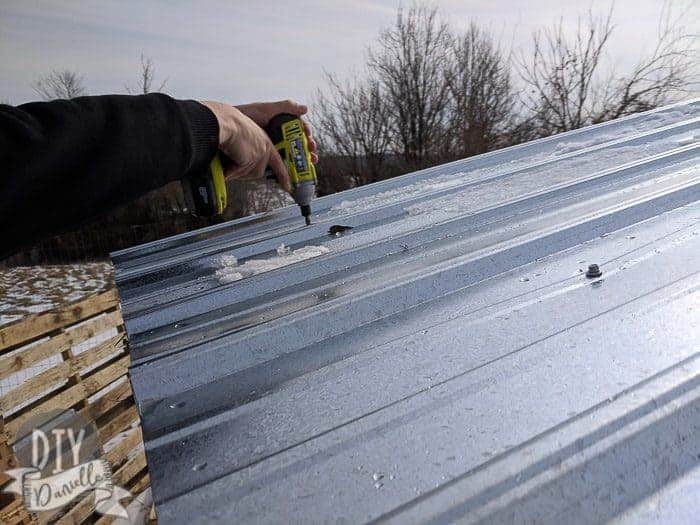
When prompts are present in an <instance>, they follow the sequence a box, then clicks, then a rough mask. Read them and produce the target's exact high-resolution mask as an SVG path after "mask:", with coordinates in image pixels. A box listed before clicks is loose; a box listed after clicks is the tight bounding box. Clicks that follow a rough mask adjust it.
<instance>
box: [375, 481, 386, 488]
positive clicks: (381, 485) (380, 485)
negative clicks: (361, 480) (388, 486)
mask: <svg viewBox="0 0 700 525" xmlns="http://www.w3.org/2000/svg"><path fill="white" fill-rule="evenodd" d="M383 486H384V483H381V482H379V481H377V482H376V483H375V484H374V488H375V489H377V490H379V489H380V488H382V487H383Z"/></svg>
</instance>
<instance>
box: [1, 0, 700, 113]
mask: <svg viewBox="0 0 700 525" xmlns="http://www.w3.org/2000/svg"><path fill="white" fill-rule="evenodd" d="M399 3H400V2H399V0H360V1H347V2H345V1H343V2H341V1H334V0H325V1H324V0H311V1H301V0H300V1H297V2H292V3H290V2H288V1H285V2H282V1H265V0H259V1H248V0H237V1H230V0H212V1H200V2H185V1H164V0H161V1H131V0H121V1H110V0H103V1H100V2H88V1H80V2H76V1H72V2H69V1H58V0H54V1H48V0H47V1H34V0H9V1H8V0H3V1H2V2H1V3H0V65H1V68H2V75H1V76H0V100H9V101H10V102H11V103H14V104H19V103H21V102H25V101H29V100H32V99H34V98H35V94H34V92H33V91H32V89H31V83H32V82H33V81H35V80H36V79H37V78H39V77H40V76H41V75H43V74H45V73H47V72H48V71H50V70H51V69H54V68H55V69H73V70H76V71H78V72H80V73H81V74H82V75H83V76H84V79H85V84H86V87H87V89H88V91H89V92H90V93H91V94H100V93H123V92H125V88H124V84H125V83H135V82H136V78H137V76H138V74H139V67H140V65H139V57H140V55H141V53H142V52H143V53H144V54H145V55H146V56H148V57H151V58H152V59H153V60H154V62H155V64H156V69H157V77H158V78H161V79H162V78H164V77H168V79H169V80H168V83H167V86H166V91H167V92H169V93H170V94H172V95H173V96H176V97H179V98H198V99H212V100H222V101H228V102H232V103H238V102H250V101H254V100H272V99H279V98H286V97H293V98H297V99H299V100H302V101H306V100H309V99H310V98H311V95H312V94H313V93H314V91H315V89H316V88H317V87H318V86H319V85H322V84H323V71H324V69H325V70H327V71H329V72H332V73H337V74H340V75H341V77H342V76H343V75H346V74H348V73H349V72H350V71H352V70H355V71H357V70H360V69H361V68H362V65H363V63H364V56H365V51H366V48H367V46H368V45H369V44H371V42H372V41H373V39H374V38H376V36H377V34H378V32H379V31H380V30H381V29H382V28H383V27H386V26H387V25H390V24H391V23H392V21H393V19H394V17H395V13H396V8H397V7H398V5H399ZM407 3H408V2H406V1H404V5H406V4H407ZM435 4H436V5H438V6H439V7H440V9H441V12H442V14H443V16H444V17H445V18H446V19H447V20H448V21H449V22H450V23H451V24H452V25H454V26H456V27H458V28H459V27H466V25H467V24H468V23H469V22H470V21H472V20H473V21H476V22H477V23H479V24H480V25H482V26H484V27H487V28H489V29H490V30H491V31H492V32H493V33H494V34H496V35H497V36H498V37H499V38H500V39H501V40H502V41H503V42H505V43H506V44H510V43H511V42H512V43H513V45H514V47H516V48H517V49H525V50H526V49H527V48H528V46H529V41H530V35H531V33H532V31H534V30H536V29H537V28H541V27H543V26H547V25H551V24H552V23H554V22H556V21H557V20H558V19H560V18H562V19H563V21H564V24H565V27H568V28H571V29H573V27H574V26H575V24H576V20H577V17H578V16H585V14H586V11H587V10H588V9H592V10H593V11H594V12H601V13H604V12H606V11H607V9H608V8H609V6H610V2H609V1H596V0H593V1H589V2H586V1H580V0H577V1H573V0H559V1H554V0H507V1H506V0H502V1H498V0H471V1H464V0H463V1H459V0H442V1H437V2H435ZM661 5H662V2H661V1H660V0H617V2H615V11H614V13H615V14H614V19H615V23H616V32H615V34H614V39H613V40H612V41H611V46H610V52H611V53H610V57H609V58H610V60H611V61H612V62H613V63H615V64H616V65H617V66H618V67H619V68H624V67H626V66H630V65H631V64H632V63H633V62H634V60H635V59H636V58H637V57H638V56H639V54H640V53H641V52H643V51H644V50H645V49H648V47H649V46H650V45H651V44H652V42H653V35H655V34H656V30H657V22H658V16H659V12H660V9H661ZM673 5H674V8H678V9H682V8H683V7H688V11H687V14H686V17H685V19H686V23H687V24H688V28H689V29H690V30H692V31H694V32H695V33H697V32H699V31H698V30H699V28H700V22H699V21H700V14H699V12H700V7H699V5H700V2H695V4H693V2H692V1H686V0H675V1H674V2H673ZM292 6H294V7H296V11H293V12H290V7H292Z"/></svg>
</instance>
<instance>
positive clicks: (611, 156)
mask: <svg viewBox="0 0 700 525" xmlns="http://www.w3.org/2000/svg"><path fill="white" fill-rule="evenodd" d="M699 117H700V101H699V100H695V101H690V102H687V103H684V104H678V105H675V106H670V107H667V108H663V109H660V110H657V111H652V112H649V113H645V114H640V115H637V116H633V117H630V118H625V119H621V120H617V121H614V122H610V123H606V124H603V125H599V126H594V127H590V128H585V129H582V130H578V131H574V132H570V133H566V134H562V135H558V136H555V137H550V138H548V139H545V140H540V141H536V142H532V143H529V144H525V145H521V146H517V147H513V148H508V149H504V150H501V151H497V152H493V153H489V154H486V155H481V156H478V157H473V158H470V159H467V160H464V161H459V162H455V163H451V164H446V165H443V166H438V167H435V168H431V169H428V170H424V171H420V172H416V173H412V174H409V175H406V176H403V177H399V178H396V179H391V180H388V181H385V182H382V183H378V184H374V185H370V186H365V187H362V188H358V189H355V190H352V191H347V192H344V193H340V194H337V195H333V196H329V197H325V198H322V199H318V200H317V201H316V202H315V204H314V212H315V216H314V224H313V225H312V226H310V227H304V226H303V219H302V218H301V217H300V216H299V211H298V209H297V208H296V207H290V208H285V209H281V210H276V211H274V212H271V213H269V214H265V215H259V216H255V217H250V218H246V219H243V220H238V221H234V222H230V223H226V224H222V225H218V226H214V227H211V228H207V229H204V230H200V231H197V232H193V233H189V234H186V235H180V236H177V237H173V238H170V239H166V240H163V241H159V242H155V243H151V244H147V245H144V246H140V247H136V248H133V249H130V250H125V251H122V252H118V253H115V254H114V256H113V258H114V262H115V264H116V266H117V281H118V284H119V289H120V293H121V297H122V304H123V312H124V315H125V320H126V326H127V330H128V334H129V339H130V344H131V351H132V356H133V358H134V362H133V366H132V369H131V378H132V382H133V386H134V392H135V396H136V399H137V401H138V403H139V407H140V410H141V415H142V418H143V426H144V429H145V432H146V447H147V453H148V460H149V469H150V475H151V480H152V484H153V494H154V497H155V500H156V502H157V510H158V514H159V517H160V519H161V520H162V522H163V523H211V522H220V523H238V522H249V521H253V522H294V523H301V522H349V523H354V522H362V521H374V520H377V521H385V520H386V521H392V522H395V523H406V522H424V521H425V522H436V523H441V522H446V521H455V520H459V521H486V522H503V521H515V522H570V521H591V522H599V521H603V520H607V519H611V518H617V519H619V520H621V521H625V520H629V521H633V522H638V521H657V520H661V521H666V520H670V521H685V520H688V521H690V520H691V519H695V518H696V517H697V512H698V503H697V493H698V490H699V489H700V474H699V472H700V470H699V469H698V468H697V467H698V466H699V465H700V437H699V436H700V428H699V427H700V375H699V372H700V354H699V353H698V351H699V349H700V332H699V331H698V320H699V318H700V316H699V315H698V307H699V306H700V304H699V303H700V301H699V300H698V299H699V298H700V292H699V288H700V237H698V233H699V232H700V227H699V225H698V223H699V222H700V162H699V159H700V125H699V121H700V119H699ZM332 225H347V226H352V227H353V229H352V230H350V231H348V232H346V233H344V234H341V235H338V236H336V235H329V233H328V230H329V227H331V226H332ZM281 245H284V247H281ZM285 247H286V248H287V249H289V250H291V253H288V252H287V250H286V249H285ZM278 249H279V250H278ZM278 251H279V254H278ZM280 254H281V255H280ZM222 256H224V257H222ZM226 256H228V257H226ZM230 256H235V258H236V259H237V264H235V263H234V260H233V259H232V258H231V257H230ZM309 257H310V258H309ZM591 263H597V264H598V265H600V268H601V269H602V271H603V275H602V277H600V278H594V279H591V278H587V277H586V276H585V275H584V272H585V270H586V268H587V267H588V265H589V264H591ZM276 266H281V267H277V268H275V267H276ZM236 279H237V280H236Z"/></svg>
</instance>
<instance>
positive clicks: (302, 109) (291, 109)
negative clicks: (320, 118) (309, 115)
mask: <svg viewBox="0 0 700 525" xmlns="http://www.w3.org/2000/svg"><path fill="white" fill-rule="evenodd" d="M275 106H276V108H275V115H277V114H279V113H290V114H292V115H296V116H297V117H300V116H302V115H305V114H306V112H307V111H308V110H309V108H307V107H306V106H305V105H304V104H299V102H296V101H295V100H291V99H287V100H280V101H279V102H275Z"/></svg>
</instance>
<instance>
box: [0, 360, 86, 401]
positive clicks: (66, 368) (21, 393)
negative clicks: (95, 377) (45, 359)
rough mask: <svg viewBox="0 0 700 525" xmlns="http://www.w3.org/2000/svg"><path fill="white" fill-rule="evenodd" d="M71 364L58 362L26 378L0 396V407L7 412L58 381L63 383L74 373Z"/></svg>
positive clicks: (48, 388) (43, 391) (53, 385)
mask: <svg viewBox="0 0 700 525" xmlns="http://www.w3.org/2000/svg"><path fill="white" fill-rule="evenodd" d="M72 373H73V372H72V370H71V365H70V363H67V362H65V361H63V362H61V363H58V364H56V365H54V366H52V367H51V368H48V369H46V370H44V371H43V372H41V373H39V374H37V375H35V376H34V377H30V378H29V379H26V380H25V381H24V383H22V384H21V385H19V386H17V387H15V388H13V389H12V390H10V391H9V392H7V393H6V394H5V395H4V396H2V397H0V409H1V410H2V411H3V413H5V414H7V413H8V412H10V411H11V410H12V409H13V408H15V407H16V406H18V405H20V404H22V403H24V402H26V401H27V400H28V399H31V398H33V397H36V396H38V395H40V394H42V393H45V392H46V391H47V390H51V388H52V387H55V385H56V383H59V382H60V383H61V384H63V383H64V382H65V381H66V380H67V379H68V378H69V377H70V376H71V374H72Z"/></svg>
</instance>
